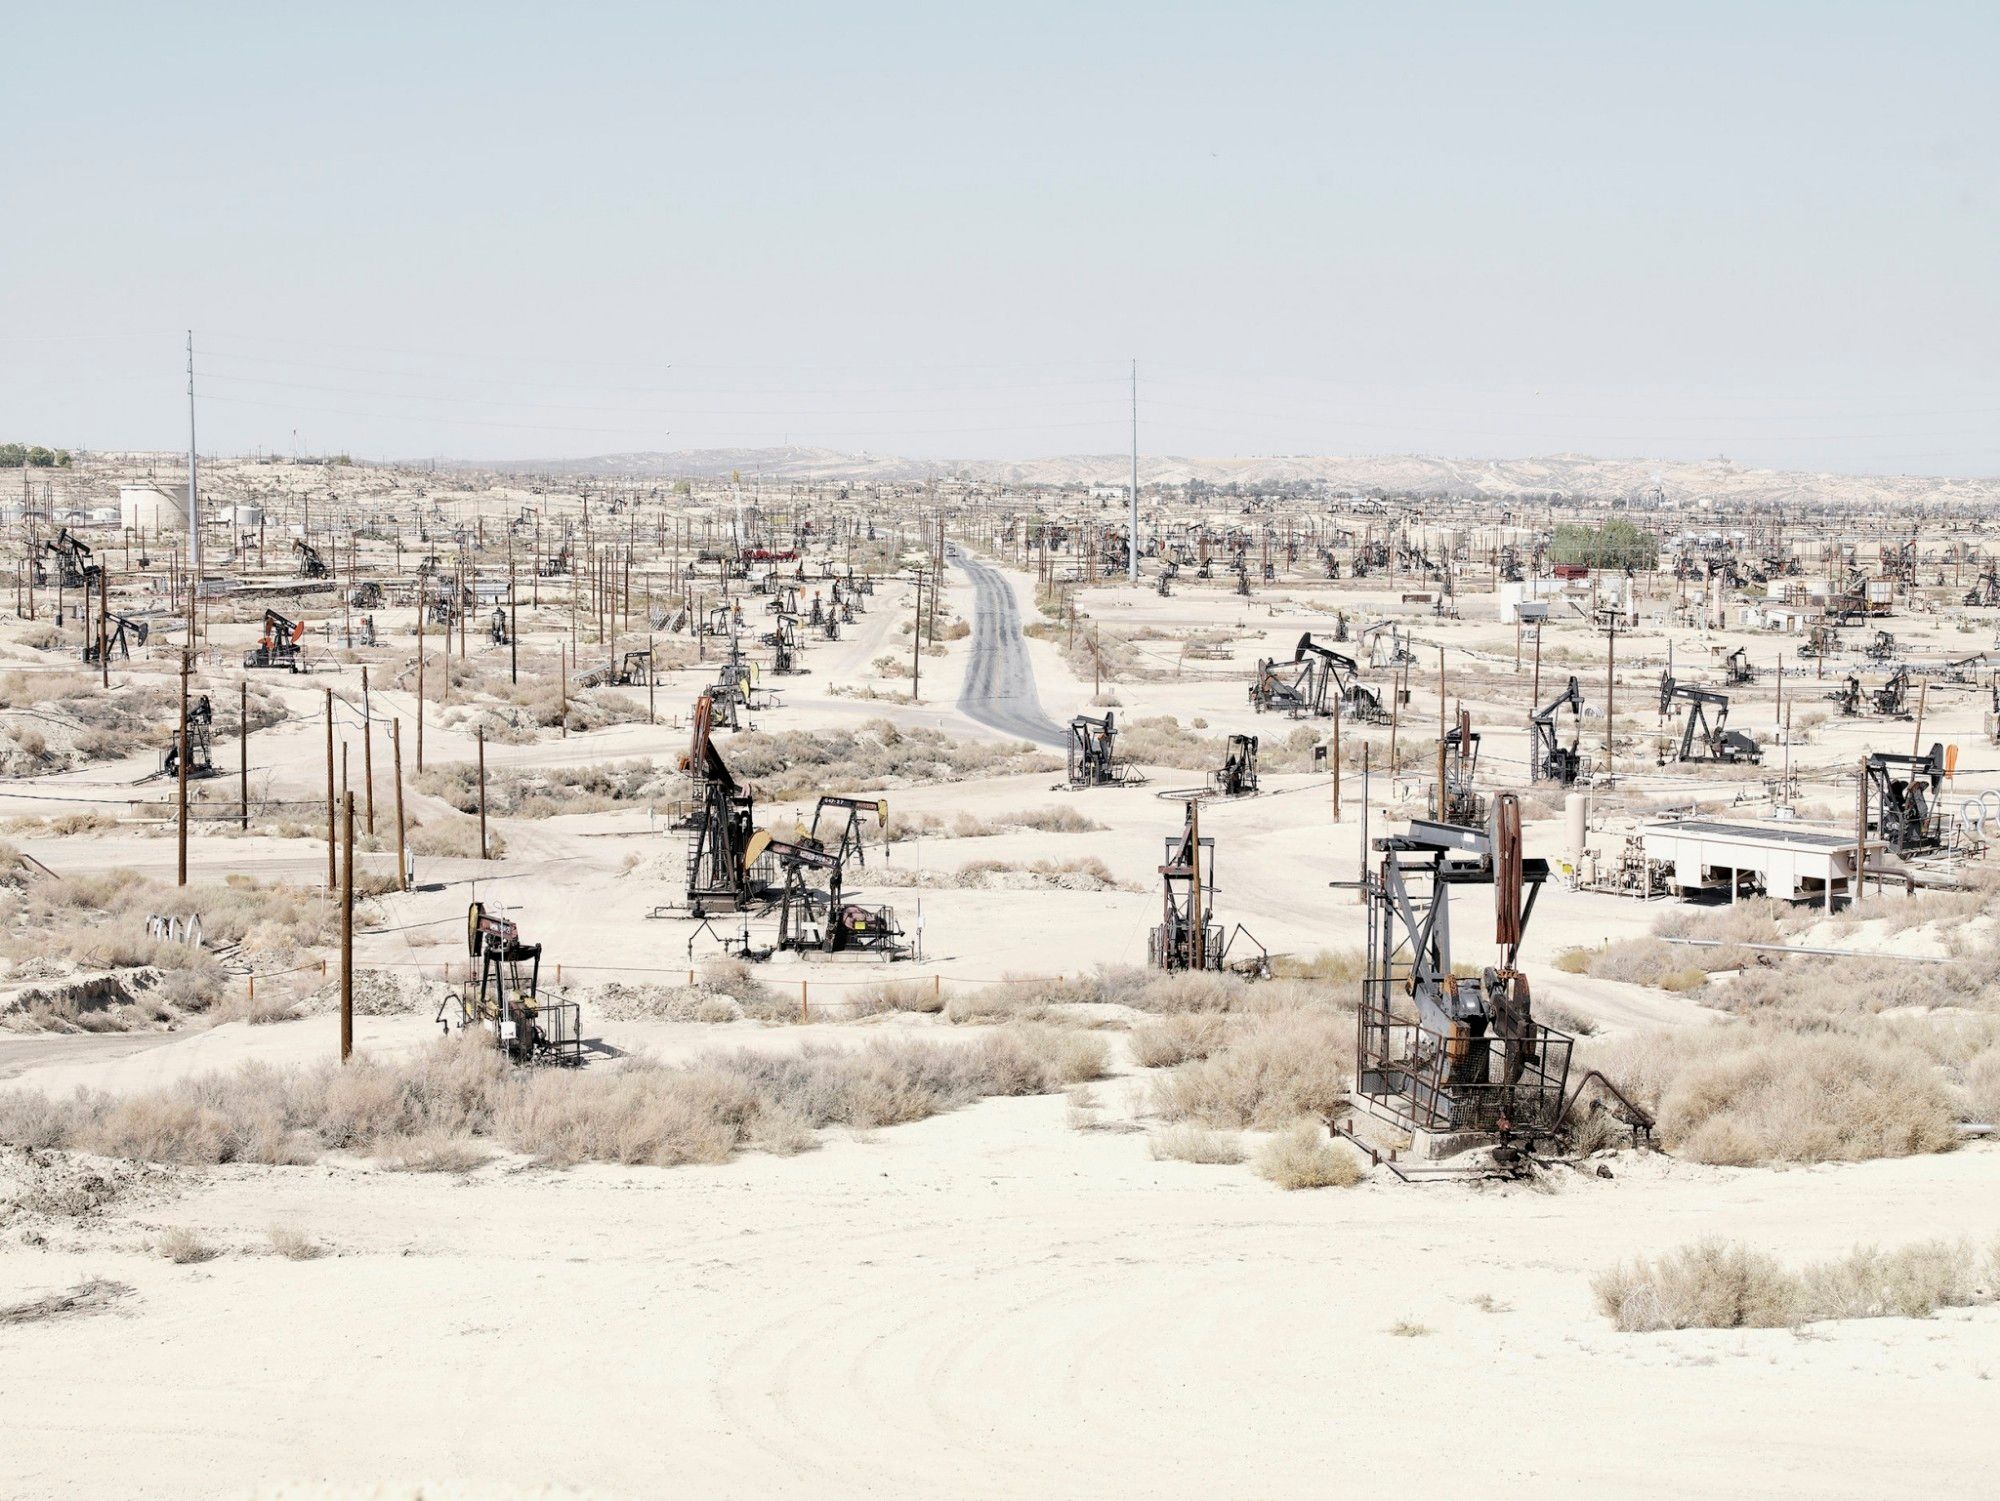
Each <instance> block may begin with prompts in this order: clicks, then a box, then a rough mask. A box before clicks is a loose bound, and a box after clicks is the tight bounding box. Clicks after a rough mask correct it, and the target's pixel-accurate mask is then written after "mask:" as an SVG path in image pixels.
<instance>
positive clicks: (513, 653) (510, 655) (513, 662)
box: [507, 542, 521, 683]
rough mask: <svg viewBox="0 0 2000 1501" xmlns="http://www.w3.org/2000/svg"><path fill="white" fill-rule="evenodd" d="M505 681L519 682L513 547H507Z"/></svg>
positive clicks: (518, 621) (518, 611)
mask: <svg viewBox="0 0 2000 1501" xmlns="http://www.w3.org/2000/svg"><path fill="white" fill-rule="evenodd" d="M507 681H509V682H510V683H518V682H520V681H521V602H520V599H519V597H518V596H517V595H516V594H515V593H514V547H513V544H512V543H511V542H510V543H509V544H508V545H507Z"/></svg>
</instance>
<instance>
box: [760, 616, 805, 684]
mask: <svg viewBox="0 0 2000 1501" xmlns="http://www.w3.org/2000/svg"><path fill="white" fill-rule="evenodd" d="M764 643H765V645H767V646H769V647H770V648H771V649H772V655H771V671H772V672H773V673H775V674H776V675H777V676H779V677H789V676H791V675H792V674H794V673H799V672H804V671H805V669H804V668H803V667H801V666H799V650H800V648H801V647H802V646H803V645H804V643H803V642H801V641H800V639H799V618H798V616H796V615H780V616H779V617H778V628H777V629H776V630H774V631H772V632H770V633H769V634H768V635H766V636H765V637H764Z"/></svg>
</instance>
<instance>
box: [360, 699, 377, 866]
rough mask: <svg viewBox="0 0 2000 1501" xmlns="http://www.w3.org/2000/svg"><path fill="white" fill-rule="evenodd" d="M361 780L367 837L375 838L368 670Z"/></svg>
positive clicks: (363, 704)
mask: <svg viewBox="0 0 2000 1501" xmlns="http://www.w3.org/2000/svg"><path fill="white" fill-rule="evenodd" d="M361 780H362V783H363V784H364V785H365V786H366V788H367V801H366V804H365V806H366V808H367V814H368V837H369V838H370V839H373V838H374V837H375V701H374V700H373V699H372V698H370V697H369V695H368V669H367V667H365V666H364V667H363V668H362V669H361Z"/></svg>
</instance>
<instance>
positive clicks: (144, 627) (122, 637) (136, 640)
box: [83, 615, 153, 662]
mask: <svg viewBox="0 0 2000 1501" xmlns="http://www.w3.org/2000/svg"><path fill="white" fill-rule="evenodd" d="M111 626H112V629H111V632H110V634H109V635H108V636H107V637H106V638H105V641H104V650H105V651H106V652H108V653H109V654H110V655H112V656H114V657H123V658H125V660H127V661H128V662H129V661H130V660H131V659H132V648H133V647H134V646H144V645H145V644H146V637H147V636H149V635H151V634H152V629H153V628H152V627H151V626H150V625H148V624H147V623H146V622H145V621H143V620H141V619H139V618H138V617H137V616H136V615H113V616H112V617H111ZM83 660H84V661H86V662H95V661H96V660H97V639H96V637H94V636H93V637H90V638H88V639H86V640H85V641H84V643H83Z"/></svg>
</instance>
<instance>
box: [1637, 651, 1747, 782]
mask: <svg viewBox="0 0 2000 1501" xmlns="http://www.w3.org/2000/svg"><path fill="white" fill-rule="evenodd" d="M1677 704H1682V705H1685V706H1686V719H1685V720H1684V722H1683V723H1682V725H1681V743H1680V749H1679V750H1678V751H1677V752H1676V753H1675V755H1674V759H1675V760H1676V761H1697V762H1698V761H1716V762H1721V763H1723V764H1725V765H1730V766H1739V765H1742V766H1756V765H1758V764H1760V763H1761V762H1762V761H1763V759H1764V752H1763V750H1762V748H1761V747H1760V746H1759V745H1758V744H1757V742H1756V741H1755V740H1753V739H1751V738H1750V737H1749V736H1748V735H1746V734H1744V733H1743V731H1741V730H1732V729H1730V728H1729V695H1728V694H1726V693H1719V692H1717V691H1716V690H1715V689H1713V688H1696V687H1693V686H1691V685H1690V684H1687V683H1677V682H1675V681H1674V680H1673V678H1671V677H1669V676H1668V675H1667V674H1665V673H1662V674H1661V675H1660V717H1661V718H1662V719H1665V718H1666V717H1667V715H1669V714H1671V713H1673V712H1674V710H1675V706H1676V705H1677Z"/></svg>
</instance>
